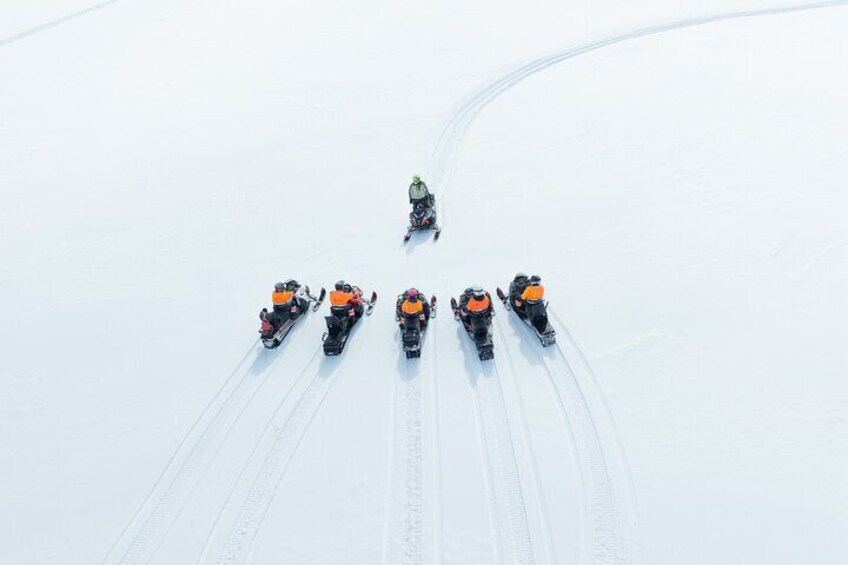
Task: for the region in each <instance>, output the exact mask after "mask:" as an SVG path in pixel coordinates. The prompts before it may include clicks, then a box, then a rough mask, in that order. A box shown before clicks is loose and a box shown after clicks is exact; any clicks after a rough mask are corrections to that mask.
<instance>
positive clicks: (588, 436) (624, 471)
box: [540, 307, 639, 563]
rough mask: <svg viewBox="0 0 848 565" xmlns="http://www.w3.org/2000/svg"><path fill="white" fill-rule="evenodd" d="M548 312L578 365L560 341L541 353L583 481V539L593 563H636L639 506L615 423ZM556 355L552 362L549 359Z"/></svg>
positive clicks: (559, 322) (570, 341)
mask: <svg viewBox="0 0 848 565" xmlns="http://www.w3.org/2000/svg"><path fill="white" fill-rule="evenodd" d="M548 312H549V314H550V315H551V317H552V318H554V319H555V320H556V322H557V326H559V327H558V329H559V330H560V332H561V335H563V336H564V337H566V340H565V341H566V342H567V344H566V345H565V347H567V348H569V349H570V350H571V351H570V353H571V354H572V355H573V356H574V357H576V358H577V359H578V360H579V361H580V364H581V365H582V367H580V368H579V369H577V370H575V368H576V364H574V363H572V362H571V361H569V356H568V355H566V353H565V352H564V351H563V349H562V347H563V345H562V344H560V343H557V344H556V345H555V346H554V348H553V349H554V350H555V351H540V358H541V360H542V362H543V364H544V366H545V369H546V371H547V374H548V379H549V382H550V386H551V389H552V391H553V394H554V397H555V399H556V402H557V405H558V408H559V410H560V411H561V416H562V418H563V420H564V421H565V422H567V424H568V425H569V427H570V428H571V434H572V438H573V441H574V442H575V445H576V449H577V458H578V463H579V466H580V470H581V476H582V478H583V483H584V496H585V501H586V504H587V511H588V515H589V516H590V524H589V526H591V532H586V533H585V534H584V535H586V536H587V537H588V538H589V539H586V540H585V541H584V543H585V544H587V545H589V546H590V547H591V552H592V553H591V554H592V560H593V561H592V562H593V563H638V562H639V508H638V504H637V501H636V493H635V487H634V484H633V479H632V475H631V473H630V468H629V465H628V463H627V458H626V456H625V454H624V450H623V447H622V445H621V442H620V439H619V437H618V432H617V431H616V429H615V423H614V422H613V420H612V416H611V414H610V412H609V409H608V408H607V406H606V401H605V399H604V397H603V394H602V392H601V391H600V388H599V387H598V385H597V382H596V380H595V377H594V373H593V371H592V369H591V366H590V365H589V363H588V360H587V359H586V357H585V355H584V354H583V352H582V350H581V349H580V348H579V346H578V345H577V342H576V341H575V340H574V339H573V337H572V336H571V334H570V333H569V332H568V328H567V327H566V326H565V324H564V323H563V322H562V320H560V318H559V317H558V316H557V315H556V312H554V311H553V309H552V308H550V307H549V308H548ZM556 356H558V357H559V360H558V361H557V360H552V359H551V357H556Z"/></svg>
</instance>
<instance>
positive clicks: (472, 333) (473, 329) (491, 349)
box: [451, 298, 495, 361]
mask: <svg viewBox="0 0 848 565" xmlns="http://www.w3.org/2000/svg"><path fill="white" fill-rule="evenodd" d="M451 310H453V317H454V318H456V319H457V320H459V321H460V322H462V325H463V326H464V327H465V331H466V332H467V333H468V337H470V338H471V339H472V340H473V341H474V345H475V347H477V356H478V357H479V358H480V361H487V360H489V359H494V357H495V345H494V343H493V342H492V319H491V318H490V317H488V316H485V315H482V314H471V313H469V314H468V315H467V316H466V317H465V319H464V320H463V318H462V317H461V316H460V314H459V310H460V306H459V304H457V302H456V299H455V298H451ZM493 315H494V314H493Z"/></svg>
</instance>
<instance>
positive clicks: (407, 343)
mask: <svg viewBox="0 0 848 565" xmlns="http://www.w3.org/2000/svg"><path fill="white" fill-rule="evenodd" d="M435 317H436V297H435V296H433V297H432V298H430V302H427V297H425V296H424V295H423V294H421V293H420V292H418V291H417V290H416V289H414V288H410V289H409V290H407V291H406V292H404V293H403V294H401V295H400V296H398V299H397V306H396V308H395V319H396V320H397V322H398V324H399V325H400V339H401V344H402V346H403V351H404V352H405V353H406V358H407V359H416V358H418V357H421V345H422V343H423V341H424V333H425V331H426V330H427V326H428V325H429V321H430V319H432V318H435Z"/></svg>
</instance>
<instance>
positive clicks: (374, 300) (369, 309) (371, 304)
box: [363, 290, 377, 316]
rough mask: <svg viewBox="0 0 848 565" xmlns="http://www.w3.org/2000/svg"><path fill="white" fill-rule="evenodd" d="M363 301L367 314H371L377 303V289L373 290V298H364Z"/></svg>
mask: <svg viewBox="0 0 848 565" xmlns="http://www.w3.org/2000/svg"><path fill="white" fill-rule="evenodd" d="M363 302H365V315H366V316H370V315H371V312H373V311H374V305H375V304H376V303H377V291H376V290H372V291H371V298H370V299H369V300H365V299H363Z"/></svg>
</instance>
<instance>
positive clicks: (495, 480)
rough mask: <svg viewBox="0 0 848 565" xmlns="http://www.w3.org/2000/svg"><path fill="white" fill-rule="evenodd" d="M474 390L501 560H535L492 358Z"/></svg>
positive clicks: (506, 561)
mask: <svg viewBox="0 0 848 565" xmlns="http://www.w3.org/2000/svg"><path fill="white" fill-rule="evenodd" d="M463 333H464V332H463ZM462 337H463V338H464V339H466V340H467V337H465V336H462ZM465 347H466V354H467V355H473V356H474V357H476V356H477V352H476V350H474V351H471V348H470V346H469V345H468V344H466V345H465ZM472 389H473V390H472V397H473V404H474V412H475V415H476V416H477V422H478V434H479V435H480V444H481V447H482V449H483V460H484V462H485V464H486V478H487V486H488V490H489V498H490V501H489V502H490V505H491V511H492V522H493V524H492V525H493V530H494V531H493V536H494V539H493V542H494V544H495V551H496V555H497V558H498V559H497V560H498V562H499V563H510V564H531V563H535V558H534V554H533V542H532V539H531V537H530V526H529V524H528V520H527V509H526V506H525V499H524V492H523V489H522V485H521V477H520V475H519V473H518V462H517V459H516V456H515V451H516V449H515V444H514V440H513V438H512V431H511V429H510V424H509V417H508V415H507V409H506V403H505V401H504V395H503V387H502V385H501V376H500V374H499V372H498V368H497V365H494V364H493V363H492V362H491V361H483V362H480V372H479V373H478V374H477V376H476V377H475V380H474V381H473V383H472Z"/></svg>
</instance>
